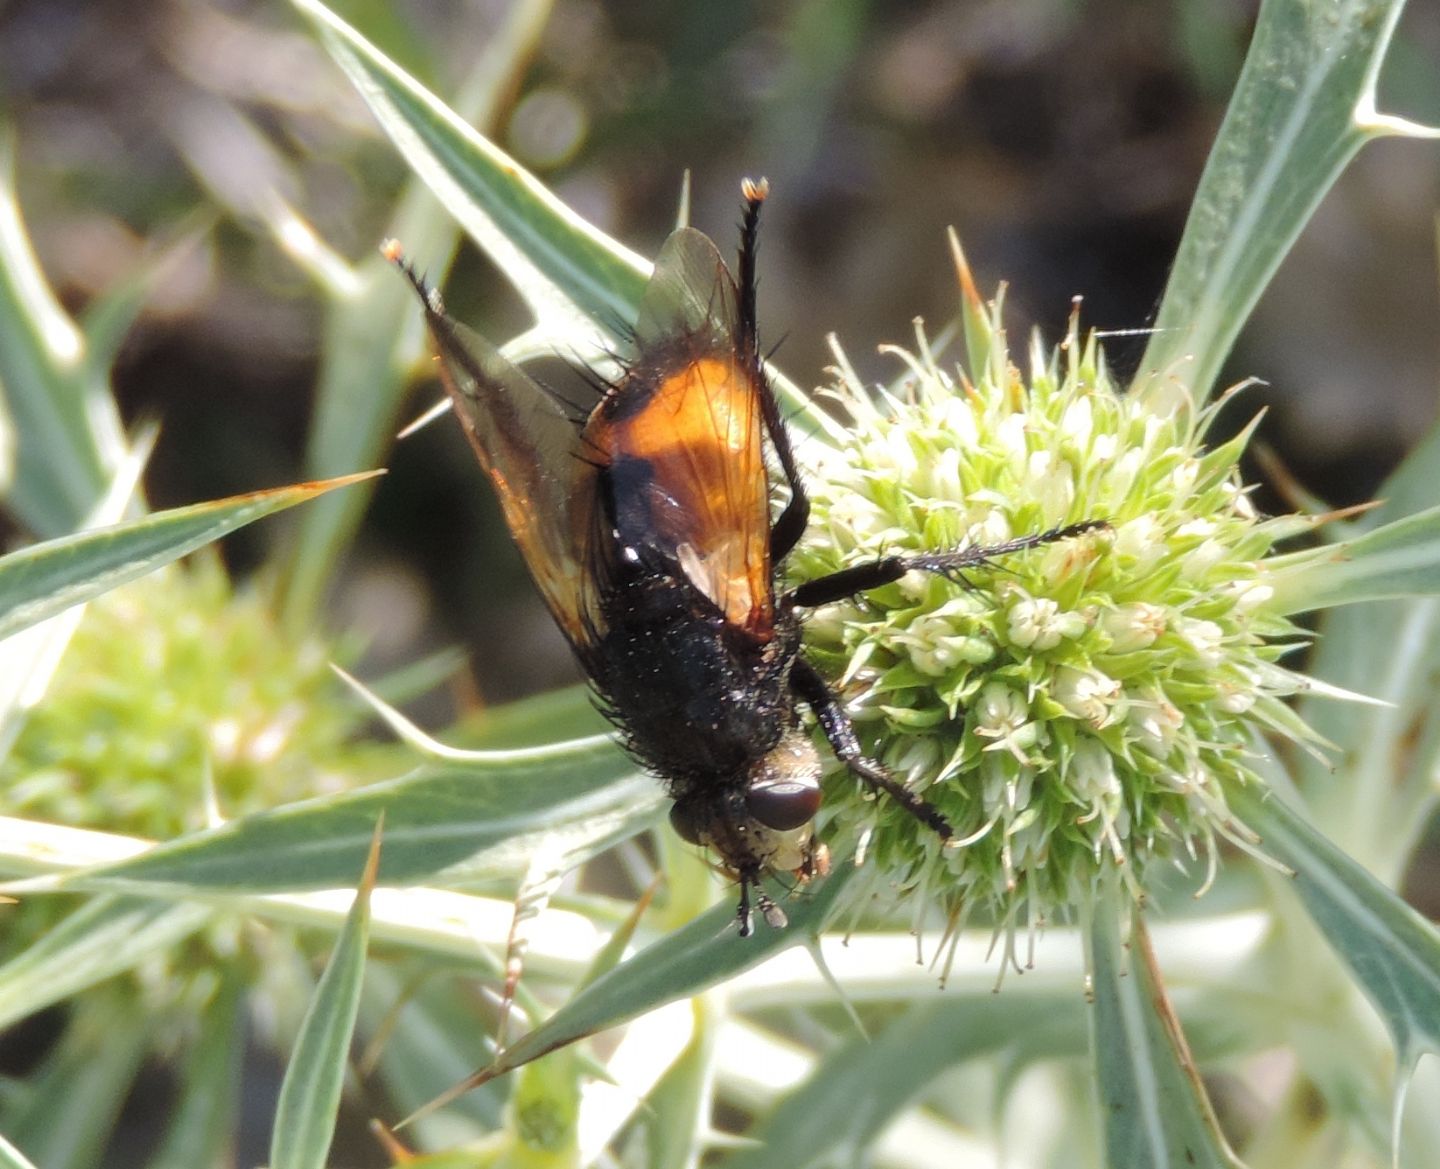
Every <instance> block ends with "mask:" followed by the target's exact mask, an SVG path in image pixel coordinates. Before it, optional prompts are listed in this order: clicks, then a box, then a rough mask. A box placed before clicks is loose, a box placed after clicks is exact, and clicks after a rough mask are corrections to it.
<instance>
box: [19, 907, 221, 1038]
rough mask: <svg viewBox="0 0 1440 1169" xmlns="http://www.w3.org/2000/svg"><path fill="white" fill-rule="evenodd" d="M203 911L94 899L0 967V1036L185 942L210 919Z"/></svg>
mask: <svg viewBox="0 0 1440 1169" xmlns="http://www.w3.org/2000/svg"><path fill="white" fill-rule="evenodd" d="M211 912H212V911H211V910H210V909H209V908H208V907H206V906H203V905H195V904H183V903H182V904H175V905H168V904H164V903H162V902H153V901H140V900H137V899H135V898H129V897H97V898H95V899H93V900H91V901H88V902H86V903H85V904H84V905H82V906H80V907H79V908H78V909H76V910H75V911H74V912H73V913H71V914H70V915H69V916H68V917H66V918H65V920H64V921H62V922H61V923H60V924H59V925H58V926H55V927H54V928H52V929H51V930H50V931H49V932H48V933H46V934H45V936H44V937H42V938H41V939H40V940H39V941H38V942H34V943H32V944H31V946H30V947H29V948H28V949H26V950H25V951H24V952H23V953H21V954H18V955H16V956H15V957H14V958H12V959H10V961H9V962H7V963H5V965H4V966H0V1030H3V1029H4V1028H5V1027H6V1026H8V1025H9V1024H11V1023H14V1022H16V1021H17V1020H19V1019H23V1018H25V1017H26V1016H27V1015H32V1014H34V1013H35V1012H36V1011H39V1010H41V1009H43V1008H44V1007H48V1006H50V1005H51V1004H52V1003H57V1002H59V1001H60V1000H61V999H64V998H68V997H69V996H70V995H72V994H75V993H77V992H79V991H82V990H84V989H86V988H87V987H90V986H94V985H95V984H96V983H98V982H103V981H104V980H105V979H107V978H111V977H113V976H114V975H116V974H119V973H121V972H122V971H125V970H129V969H131V968H133V967H134V966H135V965H136V964H137V963H139V962H141V961H143V960H144V959H146V958H148V957H149V956H150V955H152V954H156V953H158V952H160V951H162V950H166V949H168V948H169V947H171V946H173V945H174V944H175V943H176V942H178V941H179V940H180V939H181V938H185V937H188V936H189V935H190V934H192V933H194V932H195V931H196V930H197V929H199V928H200V927H201V926H203V925H204V924H205V923H206V922H207V921H208V920H209V919H210V917H211Z"/></svg>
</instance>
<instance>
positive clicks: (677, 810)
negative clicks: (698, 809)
mask: <svg viewBox="0 0 1440 1169" xmlns="http://www.w3.org/2000/svg"><path fill="white" fill-rule="evenodd" d="M670 827H671V828H673V829H675V835H676V836H678V837H679V838H680V839H681V840H683V841H684V842H685V843H686V844H704V843H705V842H704V841H703V840H702V839H701V838H700V826H699V825H698V824H696V823H695V820H694V817H693V816H692V815H691V813H690V809H689V808H687V807H684V806H683V805H681V804H671V805H670Z"/></svg>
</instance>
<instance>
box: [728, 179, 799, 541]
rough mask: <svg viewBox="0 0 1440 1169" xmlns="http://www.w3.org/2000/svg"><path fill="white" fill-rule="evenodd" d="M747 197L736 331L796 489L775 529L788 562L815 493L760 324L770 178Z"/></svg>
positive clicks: (747, 190)
mask: <svg viewBox="0 0 1440 1169" xmlns="http://www.w3.org/2000/svg"><path fill="white" fill-rule="evenodd" d="M740 189H741V191H742V192H743V194H744V196H745V211H744V215H743V218H742V219H741V220H740V256H739V262H738V263H737V264H736V285H737V288H736V291H737V293H738V294H739V295H738V302H739V303H738V308H739V313H740V320H739V322H738V325H739V327H738V328H737V329H736V333H735V336H736V347H737V349H738V351H739V357H740V362H741V364H742V365H744V366H745V367H746V368H747V369H750V370H753V371H754V376H755V380H756V382H757V383H758V385H759V386H760V415H761V417H762V418H763V419H764V420H765V432H766V433H767V434H768V435H769V436H770V445H771V446H772V447H773V448H774V449H775V457H776V458H777V459H778V460H779V462H780V469H781V470H782V471H783V472H784V474H785V483H786V485H787V486H788V487H789V488H790V499H789V502H787V503H786V504H785V507H784V508H783V509H782V510H781V512H780V514H779V515H778V516H776V517H775V523H774V524H773V525H771V528H770V558H771V560H772V561H780V560H783V559H784V558H785V556H786V554H787V553H789V551H790V549H792V548H794V547H795V545H796V543H797V542H798V541H799V539H800V537H801V536H802V535H804V534H805V528H806V525H808V524H809V523H810V497H809V496H808V495H806V494H805V485H804V484H803V483H801V481H800V469H799V468H798V467H797V466H796V464H795V451H794V449H793V448H792V447H791V445H790V432H789V431H788V430H787V429H786V427H785V420H784V419H783V418H781V417H780V405H779V403H778V402H776V401H775V391H774V389H773V388H771V385H770V379H769V378H768V377H766V376H765V363H764V361H763V359H762V358H761V356H760V336H759V330H758V328H757V326H756V323H755V284H756V280H755V250H756V241H757V238H758V235H759V231H758V229H759V226H760V208H761V206H762V205H763V204H764V202H765V196H766V195H768V194H769V193H770V184H769V183H767V182H766V181H765V180H764V179H760V180H759V181H758V182H752V181H751V180H749V179H746V180H745V182H744V183H742V184H741V188H740Z"/></svg>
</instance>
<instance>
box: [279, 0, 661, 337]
mask: <svg viewBox="0 0 1440 1169" xmlns="http://www.w3.org/2000/svg"><path fill="white" fill-rule="evenodd" d="M294 2H295V6H296V8H298V9H299V10H300V12H301V13H303V14H304V15H305V16H306V18H307V19H309V20H310V21H311V23H312V24H314V26H315V28H316V31H317V32H318V33H319V36H320V40H321V42H322V43H323V44H324V46H325V48H326V49H327V50H328V51H329V52H330V55H331V56H332V57H334V58H335V60H336V62H337V63H338V64H339V65H340V67H341V68H342V69H343V70H344V71H345V72H346V74H347V75H348V76H349V77H350V80H351V81H352V82H354V84H355V87H356V88H357V89H358V90H359V91H360V94H361V96H362V97H363V98H364V99H365V101H366V103H367V104H368V105H369V106H370V109H371V111H372V112H373V113H374V115H375V117H376V120H377V121H379V123H380V125H381V127H382V128H383V129H384V130H385V132H386V133H387V134H389V135H390V137H391V139H392V140H393V141H394V143H395V145H396V147H397V148H398V149H399V150H400V153H401V154H403V155H404V156H405V160H406V161H407V162H408V163H409V164H410V166H411V167H412V168H414V170H415V172H416V174H418V175H419V176H420V178H421V179H422V180H423V181H424V183H425V185H426V186H428V187H429V188H430V189H431V190H432V191H433V192H434V193H435V195H436V196H437V197H438V198H439V199H440V201H441V202H442V203H443V204H444V205H445V208H446V209H447V210H448V211H449V212H450V214H451V215H453V216H454V217H455V218H456V220H458V221H459V223H460V225H461V226H462V227H463V228H464V229H465V230H466V232H468V233H469V235H470V236H471V238H472V239H474V240H475V242H476V243H478V244H479V245H480V246H481V247H482V248H483V249H484V250H485V251H486V252H487V253H488V254H489V255H490V256H491V257H492V258H493V259H494V260H495V262H496V264H497V265H498V266H499V268H500V270H501V271H502V272H504V273H505V274H506V276H507V277H509V279H510V280H511V282H512V283H513V284H514V285H515V287H516V289H517V290H518V291H519V292H520V294H521V295H522V296H523V297H524V298H525V300H526V303H527V304H529V306H530V309H531V311H532V312H534V314H535V317H536V321H537V323H538V324H539V325H540V326H541V327H542V328H543V329H544V330H545V331H547V332H549V333H552V334H553V335H554V336H555V337H557V338H559V337H568V338H571V339H572V340H573V339H577V338H580V337H587V336H589V337H594V336H596V335H597V326H596V324H595V321H597V320H600V321H615V322H617V323H618V322H624V321H630V320H633V319H634V316H635V306H636V305H637V304H638V303H639V300H640V293H641V291H642V290H643V289H644V287H645V280H646V277H647V276H648V274H649V271H650V265H649V263H647V262H646V261H645V260H644V259H642V258H641V257H640V256H637V255H636V254H635V253H633V252H631V251H630V250H629V249H628V248H625V247H622V246H621V245H620V244H618V243H616V242H615V241H614V240H612V239H610V238H609V237H608V236H606V235H605V234H604V233H603V232H600V231H598V230H597V229H595V228H594V227H592V226H591V225H590V224H588V223H586V222H585V221H584V220H583V219H581V218H580V217H579V216H578V215H576V214H575V212H573V211H572V210H570V208H569V207H567V206H565V204H564V203H562V202H561V201H560V200H559V199H558V198H556V197H555V195H554V194H552V193H551V192H550V191H549V190H548V189H547V188H546V187H545V186H544V185H543V184H542V183H540V182H539V180H537V179H536V178H535V177H534V176H533V175H531V174H529V173H528V172H527V171H526V170H525V169H524V168H523V167H521V166H520V165H519V164H518V163H516V162H515V160H514V159H512V158H510V156H509V155H507V154H506V153H505V152H504V151H502V150H501V149H500V148H499V147H497V146H496V145H494V143H492V142H490V141H489V140H488V139H487V138H485V137H484V136H483V135H481V134H480V133H478V132H477V131H475V130H474V129H473V128H471V126H470V125H469V124H468V123H466V122H465V121H464V119H462V118H460V117H459V116H457V115H456V114H455V113H454V112H453V111H452V110H450V109H449V108H448V107H447V106H446V105H445V104H444V103H443V102H441V101H440V100H439V98H437V97H436V96H435V95H434V94H432V93H430V92H429V91H428V90H426V89H425V88H424V87H423V86H422V85H421V84H420V83H419V82H418V81H416V80H415V79H414V78H413V77H411V76H410V75H409V74H407V73H405V72H404V70H402V69H401V68H400V67H399V66H398V65H396V64H395V63H394V62H393V61H391V60H390V59H389V58H388V57H386V56H385V55H384V54H383V53H381V52H380V51H379V50H378V49H377V48H376V47H375V46H374V45H372V44H371V43H370V42H369V41H367V40H366V39H365V38H364V37H362V36H361V35H360V34H359V33H358V32H357V31H356V30H355V29H354V28H352V27H351V26H350V25H349V24H347V23H346V22H345V21H343V20H341V19H340V17H339V16H337V15H336V14H335V13H334V12H332V11H331V10H330V9H328V8H326V7H325V6H324V5H323V4H319V3H317V2H316V0H294Z"/></svg>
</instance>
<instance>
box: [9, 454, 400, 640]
mask: <svg viewBox="0 0 1440 1169" xmlns="http://www.w3.org/2000/svg"><path fill="white" fill-rule="evenodd" d="M371 474H374V472H368V473H366V474H362V475H348V476H345V477H344V478H340V479H331V480H328V481H326V482H322V483H301V484H297V485H296V486H293V487H277V488H274V489H272V490H270V491H256V492H252V493H250V494H248V495H236V496H232V497H231V498H229V499H218V500H213V501H211V502H209V503H199V504H195V505H193V506H191V507H180V508H175V509H173V510H171V511H163V512H158V513H156V514H155V515H151V516H146V517H145V518H143V519H139V520H132V521H130V522H128V523H123V524H117V525H115V526H114V527H111V528H101V529H98V530H95V531H88V532H81V533H78V534H76V535H71V536H61V537H60V538H58V539H55V540H47V541H46V542H45V543H43V544H35V545H32V546H31V547H29V548H22V549H21V550H20V551H19V552H12V553H11V554H10V555H9V556H6V557H3V558H0V638H3V637H8V636H9V635H10V634H12V633H17V632H19V631H20V630H22V629H25V628H27V627H28V626H31V625H34V624H36V623H38V622H40V621H44V620H45V619H46V618H47V617H53V616H54V615H55V614H56V613H59V612H61V611H63V610H65V609H68V608H69V607H70V606H71V605H78V604H80V603H81V602H83V601H89V600H91V599H93V598H95V597H98V596H99V595H100V594H101V593H104V592H108V591H109V590H110V589H113V588H115V587H116V586H118V585H122V584H125V583H126V582H127V581H132V580H135V579H136V578H137V577H141V576H144V575H145V574H146V573H148V572H154V571H155V569H157V568H160V567H161V566H162V565H165V564H169V563H170V562H171V561H173V560H178V559H179V558H180V557H181V556H184V555H185V554H186V553H188V552H193V551H194V550H195V549H196V548H200V547H202V546H203V545H205V544H209V543H211V542H212V541H214V540H218V539H219V538H220V537H221V536H224V535H226V534H228V533H230V532H233V531H234V530H235V529H236V528H241V527H244V526H245V525H246V524H250V523H254V522H255V521H256V520H258V519H261V518H263V517H264V516H267V515H271V514H272V513H274V512H277V511H282V510H283V509H285V508H287V507H294V506H295V505H296V504H297V503H304V502H305V501H306V500H307V499H313V498H315V497H316V496H317V495H323V494H324V493H325V492H327V491H332V490H334V489H335V488H336V487H344V486H346V485H347V484H350V483H356V482H359V481H360V480H361V479H368V478H369V477H370V475H371Z"/></svg>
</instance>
